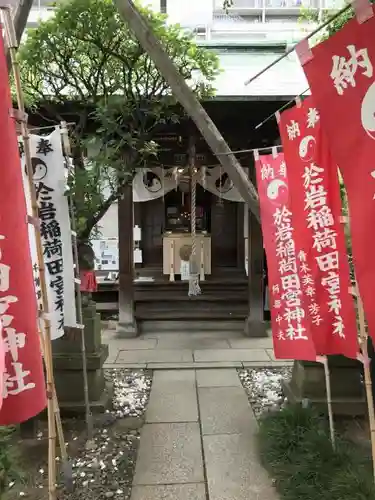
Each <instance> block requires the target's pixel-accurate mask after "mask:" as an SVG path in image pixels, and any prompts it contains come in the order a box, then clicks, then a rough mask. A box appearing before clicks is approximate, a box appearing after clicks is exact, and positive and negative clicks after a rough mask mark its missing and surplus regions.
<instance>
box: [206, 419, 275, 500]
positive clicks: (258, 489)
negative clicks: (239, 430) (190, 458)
mask: <svg viewBox="0 0 375 500" xmlns="http://www.w3.org/2000/svg"><path fill="white" fill-rule="evenodd" d="M250 422H252V425H253V426H254V429H253V431H254V434H255V432H256V425H257V424H256V421H255V420H254V421H252V420H250ZM203 446H204V453H205V461H206V473H207V482H208V492H209V499H210V500H278V498H279V497H278V495H277V493H276V490H275V489H274V488H273V486H272V482H271V479H270V477H269V476H268V474H267V472H266V471H265V470H264V469H263V467H262V466H261V464H260V463H259V458H258V455H257V451H256V440H255V436H254V435H251V434H250V435H249V434H227V435H216V436H204V437H203Z"/></svg>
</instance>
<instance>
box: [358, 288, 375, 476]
mask: <svg viewBox="0 0 375 500" xmlns="http://www.w3.org/2000/svg"><path fill="white" fill-rule="evenodd" d="M355 296H356V297H357V309H358V322H359V335H360V344H361V350H362V355H363V360H362V361H363V371H364V375H365V387H366V398H367V406H368V417H369V426H370V436H371V451H372V467H373V474H374V482H375V411H374V398H373V395H372V381H371V373H370V360H369V357H368V350H367V332H366V322H365V312H364V309H363V303H362V299H361V296H360V295H359V291H358V285H357V283H356V285H355Z"/></svg>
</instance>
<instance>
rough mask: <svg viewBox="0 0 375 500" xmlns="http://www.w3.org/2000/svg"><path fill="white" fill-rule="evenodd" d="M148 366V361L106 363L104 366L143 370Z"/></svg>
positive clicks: (117, 368)
mask: <svg viewBox="0 0 375 500" xmlns="http://www.w3.org/2000/svg"><path fill="white" fill-rule="evenodd" d="M146 367H147V365H146V363H105V364H104V366H103V368H104V369H105V370H111V369H115V370H119V369H120V368H126V369H129V370H131V369H135V370H141V369H145V368H146Z"/></svg>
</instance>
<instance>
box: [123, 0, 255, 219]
mask: <svg viewBox="0 0 375 500" xmlns="http://www.w3.org/2000/svg"><path fill="white" fill-rule="evenodd" d="M114 2H115V4H116V6H117V8H118V10H119V12H120V15H121V17H122V18H123V20H124V21H125V22H126V23H127V24H128V25H129V27H130V29H131V30H132V31H133V32H134V34H135V36H136V37H137V39H138V41H139V43H140V44H141V46H142V47H143V49H144V50H145V51H146V52H147V53H148V55H149V56H150V58H151V59H152V60H153V62H154V64H155V66H156V67H157V68H158V69H159V71H160V73H161V74H162V76H163V77H164V79H165V80H166V82H168V84H169V86H170V87H171V89H172V92H173V94H174V96H175V97H176V99H177V100H178V101H179V103H180V104H181V106H182V107H183V108H184V109H185V111H186V113H187V114H188V115H189V117H190V118H191V119H192V120H193V121H194V123H195V124H196V126H197V127H198V129H199V131H200V132H201V134H202V136H203V137H204V139H205V140H206V142H207V144H208V146H209V147H210V148H211V150H212V152H213V153H214V154H215V155H216V156H217V158H218V160H219V161H220V163H221V165H222V167H223V169H224V171H225V172H226V173H227V174H228V176H229V178H230V179H231V180H232V182H233V184H234V186H235V187H236V188H237V189H238V191H239V193H240V194H241V196H242V198H243V199H244V201H245V202H246V203H247V204H248V206H249V208H250V210H251V211H252V212H253V214H254V215H255V217H256V218H257V220H258V221H259V222H260V211H259V198H258V193H257V190H256V188H255V187H254V185H253V184H252V182H251V181H250V180H249V178H248V177H247V175H246V174H245V172H244V169H243V168H242V166H241V165H240V163H239V162H238V161H237V159H236V158H235V156H234V155H233V154H232V151H231V149H230V148H229V146H228V144H227V143H226V142H225V140H224V138H223V136H222V135H221V134H220V132H219V130H218V128H217V127H216V125H215V124H214V122H213V121H212V120H211V118H210V117H209V115H208V114H207V113H206V111H205V109H204V108H203V106H202V105H201V103H200V102H199V101H198V99H197V98H196V96H195V95H194V93H193V92H192V90H191V89H190V88H189V87H188V85H187V84H186V82H185V80H184V78H183V77H182V76H181V74H180V73H179V72H178V70H177V68H176V66H175V65H174V64H173V62H172V61H171V59H170V57H169V56H168V54H167V53H166V52H165V50H164V48H163V47H162V45H161V43H160V42H159V40H158V39H157V38H156V36H155V34H154V33H153V31H152V28H151V26H150V25H149V24H148V22H147V21H146V19H145V18H144V17H143V16H142V15H141V14H140V13H139V11H138V9H137V8H136V7H135V5H134V3H133V2H132V1H131V0H114Z"/></svg>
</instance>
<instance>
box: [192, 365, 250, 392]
mask: <svg viewBox="0 0 375 500" xmlns="http://www.w3.org/2000/svg"><path fill="white" fill-rule="evenodd" d="M196 374H197V385H198V387H242V385H241V381H240V379H239V377H238V373H237V370H235V369H233V368H232V369H231V368H229V369H220V368H218V369H216V370H215V369H208V370H197V372H196Z"/></svg>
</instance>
